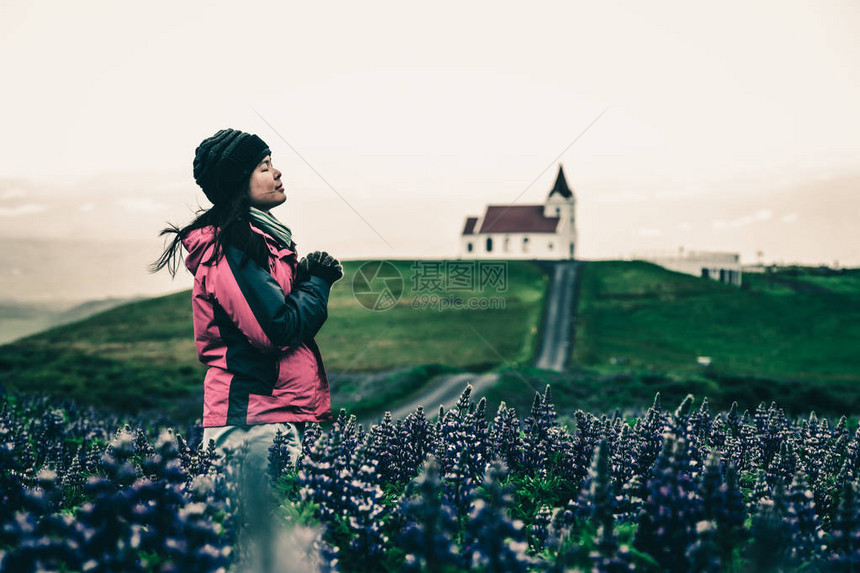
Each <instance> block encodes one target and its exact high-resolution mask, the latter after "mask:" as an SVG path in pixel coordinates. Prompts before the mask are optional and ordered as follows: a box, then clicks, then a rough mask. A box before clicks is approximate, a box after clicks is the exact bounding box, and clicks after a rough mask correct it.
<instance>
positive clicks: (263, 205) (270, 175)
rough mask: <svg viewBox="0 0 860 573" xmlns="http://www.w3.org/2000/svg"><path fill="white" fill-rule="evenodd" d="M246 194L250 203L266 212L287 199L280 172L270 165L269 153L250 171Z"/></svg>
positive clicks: (270, 157)
mask: <svg viewBox="0 0 860 573" xmlns="http://www.w3.org/2000/svg"><path fill="white" fill-rule="evenodd" d="M248 194H249V196H250V198H251V205H253V206H254V207H256V208H257V209H259V210H260V211H266V212H268V211H269V209H271V208H272V207H277V206H278V205H280V204H281V203H283V202H284V201H286V200H287V195H286V193H284V184H283V183H281V172H280V171H278V170H277V169H275V167H274V165H272V156H271V155H267V156H266V157H264V158H263V160H262V161H261V162H260V164H259V165H257V168H256V169H254V172H253V173H251V182H250V189H249V191H248Z"/></svg>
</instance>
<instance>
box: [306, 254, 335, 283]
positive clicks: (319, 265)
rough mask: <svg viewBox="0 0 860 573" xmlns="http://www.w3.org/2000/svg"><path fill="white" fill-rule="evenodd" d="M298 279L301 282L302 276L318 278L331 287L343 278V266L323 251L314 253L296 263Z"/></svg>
mask: <svg viewBox="0 0 860 573" xmlns="http://www.w3.org/2000/svg"><path fill="white" fill-rule="evenodd" d="M297 272H298V277H299V280H302V278H303V276H304V277H308V276H309V275H313V276H315V277H320V278H321V279H323V280H324V281H326V282H327V283H328V284H329V285H333V284H334V283H335V282H336V281H338V280H340V279H341V278H342V277H343V266H342V265H341V264H340V261H338V260H337V259H336V258H334V257H333V256H331V255H330V254H328V253H327V252H325V251H314V252H313V253H311V254H309V255H308V256H306V257H302V260H300V261H299V263H298V271H297Z"/></svg>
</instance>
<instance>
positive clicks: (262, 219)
mask: <svg viewBox="0 0 860 573" xmlns="http://www.w3.org/2000/svg"><path fill="white" fill-rule="evenodd" d="M251 221H253V222H254V223H256V224H257V226H259V227H260V228H261V229H262V230H263V231H265V232H267V233H269V234H270V235H272V236H273V237H274V238H275V240H276V241H278V243H279V244H280V246H281V248H286V249H290V250H291V251H293V252H295V250H296V244H295V243H294V242H293V234H292V231H290V228H289V227H287V226H286V225H284V224H283V223H281V222H280V221H278V220H277V219H275V216H274V215H271V214H269V213H266V212H265V211H261V210H259V209H257V208H256V207H251Z"/></svg>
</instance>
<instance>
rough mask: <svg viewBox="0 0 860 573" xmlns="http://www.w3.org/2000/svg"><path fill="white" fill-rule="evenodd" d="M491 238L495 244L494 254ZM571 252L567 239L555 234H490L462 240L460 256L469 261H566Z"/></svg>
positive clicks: (465, 236)
mask: <svg viewBox="0 0 860 573" xmlns="http://www.w3.org/2000/svg"><path fill="white" fill-rule="evenodd" d="M487 238H490V239H491V240H492V250H490V251H488V250H487ZM470 243H471V244H472V250H471V251H470V250H469V244H470ZM568 251H569V246H568V243H567V242H565V240H564V237H561V236H559V235H557V234H555V233H488V234H478V235H463V236H461V238H460V254H459V256H460V258H467V259H471V258H475V259H479V258H487V259H490V258H491V259H566V258H569V257H568V256H567V253H568Z"/></svg>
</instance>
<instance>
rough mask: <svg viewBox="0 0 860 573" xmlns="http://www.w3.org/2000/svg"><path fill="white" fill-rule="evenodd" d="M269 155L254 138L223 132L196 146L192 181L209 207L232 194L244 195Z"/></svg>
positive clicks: (230, 131)
mask: <svg viewBox="0 0 860 573" xmlns="http://www.w3.org/2000/svg"><path fill="white" fill-rule="evenodd" d="M270 153H271V151H270V150H269V146H268V145H266V142H265V141H263V140H262V139H260V138H259V137H257V136H256V135H254V134H251V133H245V132H244V131H238V130H236V129H222V130H220V131H218V133H216V134H215V135H213V136H212V137H209V138H206V139H204V140H203V142H202V143H201V144H200V145H198V146H197V149H196V150H195V152H194V180H195V181H196V182H197V184H198V185H200V188H201V189H203V193H205V194H206V197H207V198H208V199H209V200H210V201H211V202H212V204H213V205H214V204H218V203H220V202H222V201H224V200H225V199H227V198H228V197H230V196H231V195H232V194H233V193H242V192H245V187H246V186H247V183H248V179H249V178H250V177H251V173H252V172H253V171H254V169H255V168H256V167H257V165H259V164H260V161H262V160H263V158H264V157H266V156H267V155H269V154H270Z"/></svg>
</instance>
